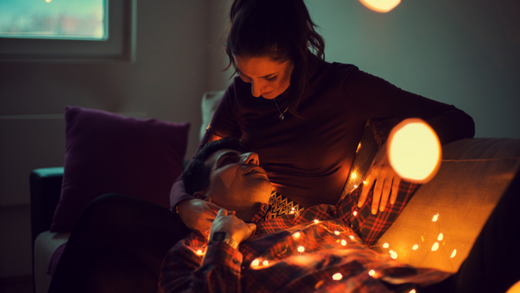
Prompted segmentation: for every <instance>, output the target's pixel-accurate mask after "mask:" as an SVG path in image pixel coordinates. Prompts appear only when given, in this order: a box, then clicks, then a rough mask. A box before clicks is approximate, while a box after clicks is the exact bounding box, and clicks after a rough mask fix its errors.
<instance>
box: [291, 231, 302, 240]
mask: <svg viewBox="0 0 520 293" xmlns="http://www.w3.org/2000/svg"><path fill="white" fill-rule="evenodd" d="M292 236H293V237H294V239H298V238H300V236H301V233H300V232H296V233H294V234H293V235H292Z"/></svg>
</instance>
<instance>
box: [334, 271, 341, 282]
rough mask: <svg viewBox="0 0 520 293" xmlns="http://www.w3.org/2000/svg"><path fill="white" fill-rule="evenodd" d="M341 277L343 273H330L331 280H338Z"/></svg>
mask: <svg viewBox="0 0 520 293" xmlns="http://www.w3.org/2000/svg"><path fill="white" fill-rule="evenodd" d="M341 279H343V275H342V274H341V273H335V274H334V275H332V280H334V281H339V280H341Z"/></svg>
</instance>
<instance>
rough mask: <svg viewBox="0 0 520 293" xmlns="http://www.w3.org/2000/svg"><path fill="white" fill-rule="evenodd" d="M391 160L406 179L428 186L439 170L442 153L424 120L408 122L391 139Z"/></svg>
mask: <svg viewBox="0 0 520 293" xmlns="http://www.w3.org/2000/svg"><path fill="white" fill-rule="evenodd" d="M387 145H388V150H387V152H388V158H389V161H390V164H391V165H392V167H393V168H394V170H395V172H396V173H397V174H399V176H401V177H402V178H403V179H405V180H407V181H410V182H415V183H426V182H428V181H430V180H431V179H432V178H433V177H434V176H435V174H437V171H438V170H439V167H440V164H441V159H442V149H441V144H440V142H439V138H438V137H437V134H436V133H435V131H434V130H433V129H432V128H431V127H430V126H429V125H428V124H427V123H426V122H424V121H423V120H421V119H418V118H412V119H406V120H404V121H402V122H401V123H399V124H398V125H397V126H395V127H394V128H393V129H392V131H391V132H390V136H389V137H388V143H387Z"/></svg>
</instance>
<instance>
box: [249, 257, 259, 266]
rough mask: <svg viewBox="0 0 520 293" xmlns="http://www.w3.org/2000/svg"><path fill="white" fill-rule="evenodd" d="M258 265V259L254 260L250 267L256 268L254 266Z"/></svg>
mask: <svg viewBox="0 0 520 293" xmlns="http://www.w3.org/2000/svg"><path fill="white" fill-rule="evenodd" d="M259 264H260V260H259V259H258V258H257V259H255V260H253V261H252V262H251V266H252V267H256V266H257V265H259Z"/></svg>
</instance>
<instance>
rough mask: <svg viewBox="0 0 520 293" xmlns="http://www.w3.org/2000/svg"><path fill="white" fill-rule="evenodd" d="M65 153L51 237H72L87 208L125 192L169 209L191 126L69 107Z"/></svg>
mask: <svg viewBox="0 0 520 293" xmlns="http://www.w3.org/2000/svg"><path fill="white" fill-rule="evenodd" d="M65 120H66V133H65V136H66V154H65V163H64V174H63V184H62V190H61V197H60V202H59V203H58V206H57V208H56V212H55V214H54V218H53V223H52V226H51V231H52V232H70V231H71V230H72V227H73V226H74V223H75V222H76V219H77V218H78V216H79V214H80V213H81V212H82V211H83V209H84V208H85V207H86V206H87V204H88V203H89V202H90V201H91V200H93V199H94V198H96V197H98V196H100V195H103V194H105V193H112V192H114V193H122V194H126V195H130V196H135V197H138V198H141V199H144V200H148V201H150V202H153V203H155V204H158V205H161V206H163V207H167V208H169V205H170V204H169V193H170V189H171V186H172V184H173V182H174V181H175V179H176V178H177V177H178V176H179V175H180V173H181V171H182V167H183V162H184V155H185V153H186V146H187V138H188V131H189V128H190V124H189V123H172V122H166V121H160V120H156V119H137V118H128V117H123V116H121V115H116V114H112V113H108V112H104V111H100V110H93V109H84V108H80V107H69V106H68V107H66V109H65Z"/></svg>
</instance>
